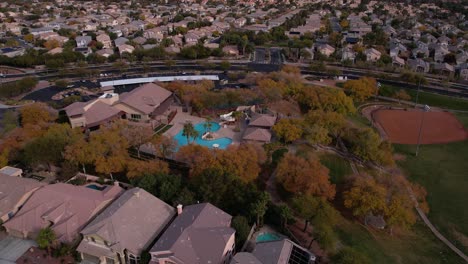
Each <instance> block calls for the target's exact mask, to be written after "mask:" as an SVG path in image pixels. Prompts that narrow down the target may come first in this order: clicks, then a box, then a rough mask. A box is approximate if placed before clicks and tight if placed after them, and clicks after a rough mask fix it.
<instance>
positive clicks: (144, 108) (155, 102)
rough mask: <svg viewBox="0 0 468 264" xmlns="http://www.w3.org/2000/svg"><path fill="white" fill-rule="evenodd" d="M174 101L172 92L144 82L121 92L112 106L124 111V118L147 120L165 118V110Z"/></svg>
mask: <svg viewBox="0 0 468 264" xmlns="http://www.w3.org/2000/svg"><path fill="white" fill-rule="evenodd" d="M173 102H174V98H173V96H172V92H170V91H168V90H166V89H164V88H162V87H161V86H159V85H157V84H154V83H147V84H144V85H142V86H140V87H138V88H136V89H134V90H132V91H131V92H128V93H122V94H121V95H120V100H119V101H117V102H116V103H115V104H114V105H113V107H114V108H116V109H118V110H120V111H123V112H125V114H126V118H127V119H129V120H133V121H141V122H147V121H150V119H157V120H163V119H167V116H165V115H164V114H167V111H168V110H169V107H170V106H171V104H172V103H173Z"/></svg>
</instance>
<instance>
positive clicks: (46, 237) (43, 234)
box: [36, 227, 57, 256]
mask: <svg viewBox="0 0 468 264" xmlns="http://www.w3.org/2000/svg"><path fill="white" fill-rule="evenodd" d="M56 241H57V236H56V235H55V232H54V230H52V228H50V227H46V228H43V229H41V230H40V231H39V234H38V235H37V238H36V242H37V244H38V245H39V248H42V249H47V254H49V256H50V253H51V250H50V249H51V247H52V246H53V245H54V244H55V242H56Z"/></svg>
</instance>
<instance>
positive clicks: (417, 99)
mask: <svg viewBox="0 0 468 264" xmlns="http://www.w3.org/2000/svg"><path fill="white" fill-rule="evenodd" d="M421 79H422V77H420V78H419V83H418V92H417V93H416V104H415V105H414V108H416V107H418V101H419V90H420V88H421ZM424 107H426V106H424Z"/></svg>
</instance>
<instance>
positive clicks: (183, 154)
mask: <svg viewBox="0 0 468 264" xmlns="http://www.w3.org/2000/svg"><path fill="white" fill-rule="evenodd" d="M175 159H176V160H178V161H180V162H184V163H186V164H187V165H188V166H189V167H190V177H194V176H197V175H199V174H200V173H201V172H202V171H204V170H205V169H207V168H212V167H214V166H215V165H217V162H216V159H215V157H214V155H213V152H212V150H210V149H209V148H206V147H203V146H200V145H196V144H193V145H186V146H182V147H181V148H180V149H179V151H178V152H177V153H176V155H175Z"/></svg>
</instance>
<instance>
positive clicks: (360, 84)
mask: <svg viewBox="0 0 468 264" xmlns="http://www.w3.org/2000/svg"><path fill="white" fill-rule="evenodd" d="M343 88H344V90H345V91H346V92H347V93H349V94H350V95H351V97H352V98H353V99H354V100H355V101H356V102H363V101H365V100H367V99H368V98H369V97H371V96H373V95H375V94H376V92H377V81H376V80H375V79H374V78H371V77H361V78H359V79H358V80H349V81H347V82H345V84H344V86H343Z"/></svg>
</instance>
